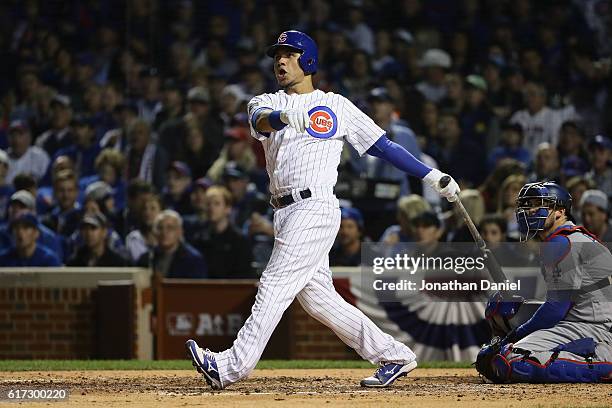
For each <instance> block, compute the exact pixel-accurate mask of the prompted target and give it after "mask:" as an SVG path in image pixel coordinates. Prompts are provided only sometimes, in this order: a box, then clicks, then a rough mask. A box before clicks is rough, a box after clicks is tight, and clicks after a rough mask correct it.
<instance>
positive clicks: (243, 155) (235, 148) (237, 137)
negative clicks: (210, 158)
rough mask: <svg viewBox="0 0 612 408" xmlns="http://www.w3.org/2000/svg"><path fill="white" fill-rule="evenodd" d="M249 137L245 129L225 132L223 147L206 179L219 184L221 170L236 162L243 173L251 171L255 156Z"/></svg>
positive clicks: (235, 128) (240, 128)
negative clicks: (229, 163)
mask: <svg viewBox="0 0 612 408" xmlns="http://www.w3.org/2000/svg"><path fill="white" fill-rule="evenodd" d="M249 137H250V136H249V130H248V129H247V128H245V127H234V128H230V129H228V130H227V131H226V132H225V140H226V141H225V145H224V146H223V149H222V150H221V153H219V158H218V159H217V160H215V162H214V163H213V164H212V166H211V167H210V169H209V170H208V173H207V174H206V177H208V178H209V179H211V180H213V181H214V182H217V183H218V182H221V178H222V176H223V170H224V169H225V165H226V164H227V163H228V162H236V163H237V164H238V165H239V166H240V167H242V168H243V169H244V170H245V171H247V172H250V171H252V170H253V169H254V168H255V154H254V153H253V150H252V149H251V145H250V143H249Z"/></svg>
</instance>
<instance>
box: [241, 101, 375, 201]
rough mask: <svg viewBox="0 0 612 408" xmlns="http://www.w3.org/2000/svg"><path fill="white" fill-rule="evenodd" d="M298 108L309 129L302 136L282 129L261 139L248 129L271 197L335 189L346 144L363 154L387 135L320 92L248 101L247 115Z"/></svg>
mask: <svg viewBox="0 0 612 408" xmlns="http://www.w3.org/2000/svg"><path fill="white" fill-rule="evenodd" d="M297 108H300V109H307V110H308V112H309V114H310V128H308V129H306V131H305V132H304V133H300V134H298V132H297V131H296V130H295V129H294V128H292V127H291V126H286V127H285V128H283V129H281V130H279V131H276V132H272V133H270V134H269V135H265V134H262V133H259V132H257V131H256V130H255V129H254V128H253V127H252V125H251V134H252V136H253V137H255V138H256V139H258V140H260V141H261V142H262V144H263V147H264V151H265V155H266V163H267V164H266V167H267V171H268V175H269V176H270V193H272V195H279V194H286V193H287V192H288V191H290V190H292V189H296V188H299V189H303V188H309V187H315V186H334V185H335V184H336V180H337V178H338V170H337V169H338V165H339V164H340V155H341V153H342V146H343V142H344V140H346V141H347V142H349V143H350V144H351V145H352V146H353V147H354V148H355V149H356V150H357V152H358V153H359V155H363V154H364V153H365V152H366V150H368V149H369V148H370V146H372V145H373V144H374V143H375V142H376V141H377V140H378V139H379V138H380V136H382V135H383V134H384V133H385V131H384V130H383V129H381V128H380V127H379V126H378V125H376V124H375V123H374V121H373V120H372V119H370V118H369V117H368V116H367V115H366V114H365V113H363V112H362V111H360V110H359V109H358V108H357V107H356V106H355V105H353V103H352V102H351V101H349V100H348V99H346V98H345V97H344V96H342V95H337V94H334V93H332V92H327V93H325V92H323V91H320V90H315V91H313V92H310V93H307V94H291V95H289V94H287V93H285V92H284V91H282V90H281V91H278V92H276V93H273V94H263V95H259V96H256V97H254V98H253V99H251V101H250V102H249V105H248V113H249V118H252V117H253V114H254V113H255V112H257V111H258V110H260V109H271V110H287V109H297ZM249 122H251V121H249Z"/></svg>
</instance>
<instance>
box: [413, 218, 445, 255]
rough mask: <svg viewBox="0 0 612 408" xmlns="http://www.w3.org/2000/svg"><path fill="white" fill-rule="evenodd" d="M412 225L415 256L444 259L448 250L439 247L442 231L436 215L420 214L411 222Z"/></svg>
mask: <svg viewBox="0 0 612 408" xmlns="http://www.w3.org/2000/svg"><path fill="white" fill-rule="evenodd" d="M413 225H414V235H415V241H416V245H417V246H416V250H415V254H424V255H426V256H431V257H435V256H441V257H445V256H446V255H448V254H449V250H448V248H446V247H441V246H440V239H441V238H442V235H444V229H443V228H442V224H441V223H440V219H439V218H438V215H437V214H436V213H434V212H431V211H426V212H424V213H421V214H420V215H419V216H417V217H416V218H415V219H414V220H413Z"/></svg>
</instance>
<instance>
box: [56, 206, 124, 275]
mask: <svg viewBox="0 0 612 408" xmlns="http://www.w3.org/2000/svg"><path fill="white" fill-rule="evenodd" d="M80 232H81V237H82V240H83V244H82V245H81V246H80V247H79V248H78V249H77V250H76V253H75V254H74V256H73V257H72V258H70V260H69V261H68V262H67V263H66V266H98V267H100V266H109V267H120V266H128V265H129V261H128V260H127V259H126V258H125V257H124V255H123V254H122V253H120V252H116V251H115V250H114V249H113V248H112V247H111V246H109V244H108V240H107V234H108V230H107V220H106V217H105V216H104V214H102V213H92V214H87V215H85V216H83V219H82V220H81V223H80Z"/></svg>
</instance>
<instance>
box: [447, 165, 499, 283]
mask: <svg viewBox="0 0 612 408" xmlns="http://www.w3.org/2000/svg"><path fill="white" fill-rule="evenodd" d="M450 181H451V178H450V176H443V177H442V178H441V179H440V182H439V185H440V188H444V187H446V186H448V183H450ZM454 204H455V206H456V207H457V208H458V209H459V212H460V213H461V216H462V217H463V220H464V221H465V224H466V225H467V227H468V229H469V230H470V234H472V237H473V238H474V241H476V245H477V246H478V249H480V252H482V255H483V257H484V264H485V266H486V267H487V269H488V270H489V274H490V275H491V278H492V279H493V280H494V281H495V282H497V283H501V282H505V281H506V280H507V279H508V278H507V277H506V274H505V273H504V271H503V270H502V268H501V266H500V265H499V262H498V261H497V259H496V258H495V255H493V253H492V252H491V250H490V249H489V248H487V244H486V243H485V241H484V239H482V236H481V235H480V232H479V231H478V228H476V225H474V221H472V218H471V217H470V215H469V214H468V212H467V210H466V209H465V207H464V206H463V203H462V202H461V199H460V198H459V196H458V195H457V200H455V202H454Z"/></svg>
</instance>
